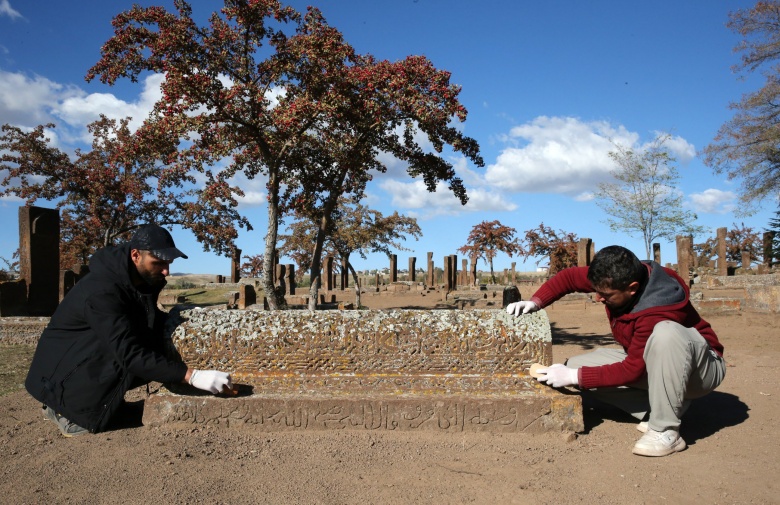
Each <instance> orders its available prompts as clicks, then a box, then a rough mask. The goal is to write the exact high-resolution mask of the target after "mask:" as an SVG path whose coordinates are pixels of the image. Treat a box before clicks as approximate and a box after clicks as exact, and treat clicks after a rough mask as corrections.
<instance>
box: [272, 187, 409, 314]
mask: <svg viewBox="0 0 780 505" xmlns="http://www.w3.org/2000/svg"><path fill="white" fill-rule="evenodd" d="M289 228H290V234H289V235H284V236H282V237H281V238H282V240H283V245H282V247H281V248H280V253H281V254H284V255H285V256H289V257H292V258H293V259H294V260H295V261H296V263H297V264H298V268H299V269H301V270H302V269H303V268H306V267H310V266H311V262H312V261H313V258H312V256H313V254H312V252H313V249H314V244H315V243H316V238H317V235H318V232H319V227H318V223H317V222H315V221H312V220H311V219H305V218H302V219H299V220H297V221H295V222H293V223H292V224H291V225H290V227H289ZM407 235H408V236H411V237H414V238H415V240H416V239H417V238H419V237H420V236H422V231H421V230H420V227H419V226H418V225H417V220H416V219H414V218H412V217H407V216H403V215H401V214H398V212H393V214H391V215H390V216H383V215H382V213H381V212H379V211H376V210H372V209H369V208H368V207H366V206H364V205H360V204H350V203H349V202H348V201H347V200H345V199H343V198H342V199H341V200H340V201H339V206H338V207H337V208H336V210H335V212H334V213H333V219H332V220H331V227H330V228H329V229H328V230H327V233H326V239H325V243H324V245H323V252H324V253H325V254H326V255H330V256H332V257H334V258H339V259H341V260H343V261H344V263H345V264H346V268H347V269H348V270H349V272H350V273H351V274H352V279H353V280H354V286H355V306H356V307H360V303H361V302H360V287H359V279H358V275H357V272H356V271H355V268H354V267H353V266H352V263H350V261H349V258H350V257H351V256H352V255H353V254H356V253H357V254H359V255H360V256H361V257H362V258H363V259H366V257H367V254H369V253H384V254H386V255H387V256H388V258H389V257H390V254H392V252H393V251H408V250H409V249H407V248H405V247H403V245H402V244H401V241H402V240H406V236H407ZM312 284H314V283H312ZM313 300H314V304H316V298H313V297H311V296H310V298H309V308H310V309H312V310H314V307H313Z"/></svg>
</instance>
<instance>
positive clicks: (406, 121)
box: [87, 0, 482, 309]
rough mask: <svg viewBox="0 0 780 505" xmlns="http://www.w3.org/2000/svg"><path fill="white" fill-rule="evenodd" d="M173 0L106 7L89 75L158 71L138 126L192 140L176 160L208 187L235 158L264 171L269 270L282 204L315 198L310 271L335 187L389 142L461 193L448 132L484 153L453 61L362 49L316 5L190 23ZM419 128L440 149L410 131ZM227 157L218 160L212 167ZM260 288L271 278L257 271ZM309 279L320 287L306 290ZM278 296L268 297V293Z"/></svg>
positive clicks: (367, 166) (411, 165)
mask: <svg viewBox="0 0 780 505" xmlns="http://www.w3.org/2000/svg"><path fill="white" fill-rule="evenodd" d="M174 5H175V7H176V11H177V12H176V13H171V12H167V11H166V10H165V9H163V8H161V7H149V8H142V7H138V6H136V7H134V8H133V9H131V10H130V11H127V12H124V13H122V14H120V15H118V16H116V18H115V19H114V26H115V35H114V37H112V38H111V39H110V40H109V41H108V42H107V43H106V44H105V45H104V46H103V49H102V58H101V60H100V61H99V62H98V63H97V64H96V65H95V66H94V67H93V68H92V69H91V70H90V72H89V74H88V75H87V78H88V79H93V78H95V77H98V76H99V78H100V80H101V81H102V82H105V83H109V84H113V83H114V82H116V81H117V80H118V79H120V78H123V77H127V78H130V79H131V80H133V81H135V80H137V78H138V76H139V75H140V74H141V73H142V72H146V71H152V72H162V73H165V75H166V79H165V81H164V83H163V84H162V92H163V98H162V99H161V100H160V101H159V102H158V103H157V104H156V106H155V110H154V114H153V116H152V117H151V118H150V120H148V121H147V122H146V123H145V125H144V127H143V128H142V130H143V131H144V132H145V133H146V134H147V135H149V136H150V137H155V136H158V135H164V134H168V133H169V132H170V133H172V134H173V135H174V136H176V137H177V138H180V139H186V140H188V142H189V143H188V145H187V146H186V147H185V148H182V149H180V150H179V152H178V155H177V156H176V159H175V160H174V161H173V166H174V167H175V170H177V171H182V172H185V173H189V172H191V171H196V172H199V173H200V174H202V175H203V176H205V177H204V178H205V181H206V191H207V192H208V191H210V190H211V189H210V188H217V189H218V190H220V191H222V190H225V189H226V188H227V186H228V185H227V181H228V180H229V179H230V178H231V177H232V176H234V175H235V174H237V173H239V172H242V173H243V174H245V175H246V176H247V177H248V178H250V179H251V178H254V177H256V176H258V175H261V174H262V175H264V176H265V177H266V178H267V183H266V188H267V190H268V232H267V234H266V239H265V240H266V241H265V253H264V260H265V265H264V269H265V271H270V269H271V268H272V267H273V265H272V264H271V262H272V261H273V257H274V250H275V248H276V243H277V237H278V229H279V223H280V222H281V220H282V219H283V217H284V215H285V214H286V213H289V212H291V211H294V210H300V209H306V208H309V209H312V208H314V207H316V208H318V209H319V212H309V213H310V214H312V215H314V214H318V215H319V217H320V221H319V224H318V235H317V238H316V241H315V249H314V251H313V254H312V256H313V262H312V270H311V275H312V278H313V280H316V279H318V278H319V268H320V267H319V258H320V256H321V253H322V245H323V243H324V239H325V237H326V235H327V230H328V229H329V227H330V223H329V221H330V220H331V219H332V213H333V211H334V210H335V208H336V206H337V203H338V198H339V197H341V196H342V195H345V194H347V195H352V197H354V198H355V199H356V200H359V199H360V198H361V197H362V196H363V192H364V190H365V186H366V184H367V183H368V181H370V180H371V178H372V172H374V173H377V172H383V171H385V170H386V167H385V165H384V164H383V163H382V162H381V160H380V159H379V155H380V154H382V153H386V154H390V155H392V156H394V157H395V158H396V159H399V160H401V161H404V162H406V163H407V164H408V169H407V172H408V173H409V175H410V176H412V177H419V178H421V179H422V180H423V181H424V182H425V183H426V185H427V187H428V190H429V191H434V190H435V189H436V187H437V185H438V183H439V182H445V183H447V184H448V186H449V188H450V190H452V191H453V193H454V194H455V195H456V196H457V197H458V198H460V200H461V202H463V203H465V202H466V200H467V198H466V190H465V187H464V186H463V183H462V181H461V180H460V179H459V178H458V177H456V175H455V171H454V169H453V166H452V164H451V163H449V162H448V161H446V159H445V158H443V157H441V156H440V155H439V154H440V153H441V152H442V149H443V147H444V146H445V145H449V146H451V148H452V149H453V150H454V151H456V152H460V153H462V154H463V155H465V156H466V157H468V158H470V159H471V160H473V161H474V162H475V163H477V164H479V165H481V164H482V159H481V158H480V157H479V146H478V144H477V143H476V141H474V140H473V139H471V138H469V137H466V136H464V135H463V134H462V133H461V132H460V131H458V129H457V128H456V127H455V126H453V125H452V122H453V119H457V120H458V121H465V118H466V109H465V108H464V107H463V106H462V105H461V104H460V103H459V101H458V98H457V97H458V94H459V93H460V88H459V87H458V86H456V85H454V84H451V83H450V82H449V79H450V74H449V73H448V72H446V71H442V70H438V69H436V68H435V67H434V66H433V65H432V64H431V62H430V61H428V60H427V59H426V58H424V57H422V56H410V57H407V58H406V59H404V60H402V61H398V62H388V61H379V60H376V59H375V58H374V57H373V56H371V55H360V54H357V53H356V52H355V51H354V49H353V48H352V47H351V46H350V45H349V44H347V43H346V42H345V41H344V40H343V37H342V34H341V33H340V32H339V31H338V30H336V29H335V28H333V27H330V26H329V25H328V24H327V23H326V22H325V19H324V18H323V17H322V15H321V13H320V11H319V10H317V9H316V8H312V7H310V8H309V9H307V12H306V13H305V14H304V15H301V14H300V13H299V12H297V11H295V10H294V9H292V8H290V7H286V6H283V5H282V4H281V3H280V2H278V1H276V0H254V1H252V2H248V1H246V0H225V7H224V8H223V9H222V10H221V11H220V12H215V13H214V14H212V16H211V17H210V19H209V23H208V26H198V25H197V24H196V22H195V20H194V19H193V18H192V9H191V7H190V5H189V4H188V3H187V2H184V1H183V0H176V1H175V2H174ZM417 133H423V134H425V135H426V136H427V138H428V140H429V141H430V143H431V144H432V146H433V148H434V150H435V151H436V153H430V152H426V151H425V150H424V149H423V147H422V146H421V145H419V144H418V142H417V141H416V140H415V138H416V137H417ZM222 160H229V163H228V164H227V166H225V167H224V168H223V169H220V170H216V169H215V168H214V167H215V166H217V165H218V163H219V162H220V161H222ZM264 282H265V286H264V287H265V289H266V293H273V292H274V291H273V289H272V288H273V285H272V283H273V280H272V278H271V277H270V276H265V277H264ZM315 292H316V290H315ZM268 301H269V306H270V307H271V308H272V309H275V308H276V306H277V301H278V300H277V299H276V297H273V296H269V300H268Z"/></svg>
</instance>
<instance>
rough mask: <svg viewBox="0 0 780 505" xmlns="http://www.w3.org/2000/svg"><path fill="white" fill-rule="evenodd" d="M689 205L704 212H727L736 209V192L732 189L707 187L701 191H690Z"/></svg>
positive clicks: (697, 210)
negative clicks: (722, 189)
mask: <svg viewBox="0 0 780 505" xmlns="http://www.w3.org/2000/svg"><path fill="white" fill-rule="evenodd" d="M688 199H689V206H690V207H692V208H693V209H694V210H695V211H696V212H701V213H706V214H728V213H729V212H733V211H735V210H736V209H737V206H736V204H735V202H736V194H735V193H733V192H732V191H721V190H719V189H713V188H710V189H707V190H704V191H702V192H701V193H692V194H691V195H690V196H689V197H688Z"/></svg>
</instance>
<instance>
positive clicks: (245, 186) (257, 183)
mask: <svg viewBox="0 0 780 505" xmlns="http://www.w3.org/2000/svg"><path fill="white" fill-rule="evenodd" d="M266 181H267V178H266V177H265V176H264V175H258V176H257V177H255V178H254V179H248V178H247V177H246V175H244V174H243V173H238V174H236V175H235V176H234V177H232V178H231V179H230V181H229V182H230V184H231V185H233V186H237V187H239V188H241V191H243V192H244V196H242V197H237V198H236V200H238V205H239V207H258V206H260V205H265V204H266V203H267V202H268V198H267V197H268V191H267V190H266Z"/></svg>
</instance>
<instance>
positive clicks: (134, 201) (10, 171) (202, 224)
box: [0, 116, 248, 268]
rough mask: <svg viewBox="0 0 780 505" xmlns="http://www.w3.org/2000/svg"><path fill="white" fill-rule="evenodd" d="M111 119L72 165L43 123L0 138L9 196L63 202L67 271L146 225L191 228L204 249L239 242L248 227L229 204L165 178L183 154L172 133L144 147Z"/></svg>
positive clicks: (95, 128)
mask: <svg viewBox="0 0 780 505" xmlns="http://www.w3.org/2000/svg"><path fill="white" fill-rule="evenodd" d="M129 120H130V119H129V118H127V119H124V120H121V121H119V122H117V121H116V120H113V119H108V118H106V117H105V116H101V118H100V119H99V120H97V121H95V122H93V123H91V124H89V125H88V126H87V129H88V130H89V132H90V133H91V134H92V137H93V141H92V149H91V150H89V151H81V150H80V149H77V150H76V152H75V154H74V156H73V158H74V159H73V160H71V159H70V157H69V156H68V155H67V154H66V153H64V152H62V151H60V150H59V149H57V148H56V147H53V146H52V145H51V143H50V140H49V138H47V136H46V129H47V128H54V125H52V124H48V125H40V126H38V127H36V128H34V129H33V130H32V131H29V132H25V131H23V130H22V129H20V128H18V127H15V126H11V125H4V126H3V127H2V135H0V152H2V153H3V154H2V155H1V156H0V169H3V170H7V173H6V175H5V177H4V178H3V180H2V187H3V190H2V192H0V194H2V195H14V196H17V197H19V198H21V199H23V200H25V203H26V204H27V205H32V204H33V203H34V202H36V200H38V199H42V200H48V201H51V202H56V204H55V205H56V207H57V208H59V209H60V211H61V219H60V230H61V235H62V239H61V242H60V243H61V245H60V266H61V267H62V268H73V267H74V266H76V265H79V264H86V263H87V260H88V258H89V257H90V256H91V255H92V253H94V252H95V250H96V249H97V248H99V247H104V246H107V245H110V244H114V243H116V242H117V241H118V240H120V239H123V238H128V235H129V234H130V233H131V232H132V230H133V229H134V228H135V227H136V226H138V225H139V224H142V223H145V222H154V223H157V224H160V225H172V224H180V225H182V226H183V227H185V228H189V229H191V230H192V231H193V232H194V233H195V235H196V237H197V238H198V240H200V241H201V242H202V243H203V245H204V249H206V250H210V249H214V250H215V251H217V252H223V251H226V250H229V247H230V245H231V244H232V241H233V240H234V239H235V237H236V230H235V226H234V222H237V223H239V224H246V225H247V226H248V223H245V221H242V220H241V219H240V218H239V216H238V215H237V214H236V213H235V212H234V211H233V210H232V208H230V207H229V206H228V205H226V204H225V203H223V202H221V201H218V200H216V199H212V198H207V197H205V194H204V192H203V191H201V190H197V189H194V187H190V188H189V189H185V188H184V187H183V184H184V183H187V182H189V183H194V180H193V179H192V178H191V177H189V176H185V175H183V174H182V176H181V177H165V178H163V177H162V172H164V171H165V166H164V165H163V162H164V160H166V159H167V158H168V157H169V156H171V155H172V154H173V153H175V152H176V143H175V141H173V140H172V139H171V137H170V136H159V137H155V138H149V139H144V140H143V141H141V142H139V139H138V137H137V136H136V134H134V133H132V132H131V131H130V129H129V127H128V123H129Z"/></svg>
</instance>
